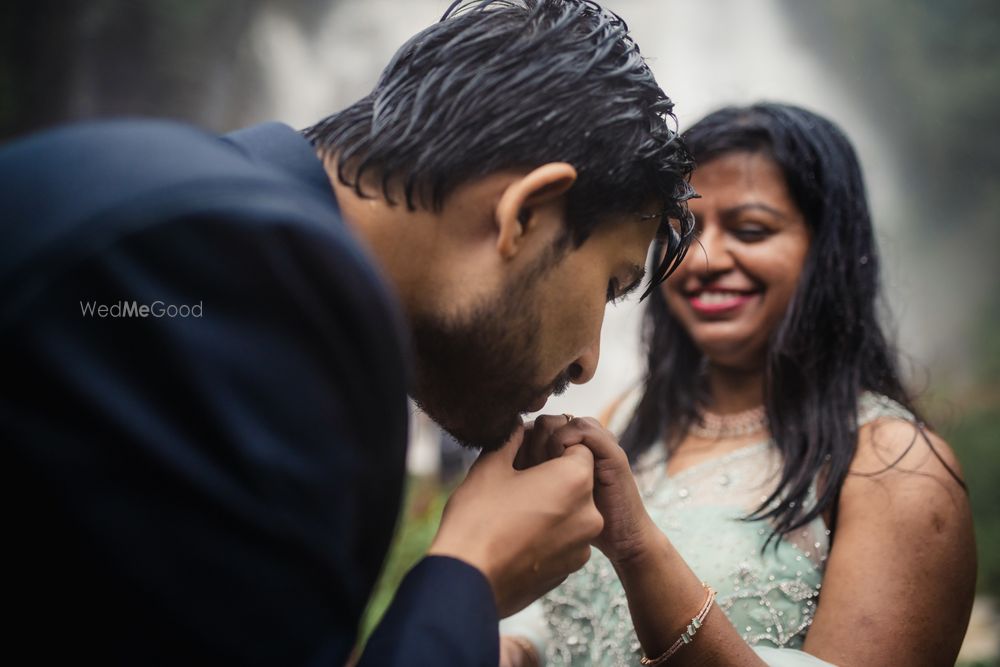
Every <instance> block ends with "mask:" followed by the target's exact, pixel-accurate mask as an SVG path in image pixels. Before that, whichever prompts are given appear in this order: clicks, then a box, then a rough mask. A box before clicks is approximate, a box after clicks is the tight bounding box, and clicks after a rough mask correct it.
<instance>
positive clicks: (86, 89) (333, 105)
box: [0, 0, 1000, 664]
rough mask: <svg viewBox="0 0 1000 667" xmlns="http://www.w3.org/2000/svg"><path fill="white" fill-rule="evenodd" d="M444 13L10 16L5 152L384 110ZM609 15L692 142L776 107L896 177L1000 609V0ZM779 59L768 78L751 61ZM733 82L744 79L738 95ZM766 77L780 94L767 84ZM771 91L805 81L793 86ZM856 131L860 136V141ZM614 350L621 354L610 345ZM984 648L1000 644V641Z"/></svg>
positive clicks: (739, 1) (192, 10)
mask: <svg viewBox="0 0 1000 667" xmlns="http://www.w3.org/2000/svg"><path fill="white" fill-rule="evenodd" d="M447 4H448V3H447V2H444V1H443V0H442V1H440V2H432V1H425V0H420V1H417V0H409V1H408V2H402V1H397V2H389V1H387V0H365V1H364V2H350V1H348V0H341V1H340V2H337V1H334V0H242V1H239V2H232V1H229V2H224V1H222V0H132V1H124V0H90V1H89V2H84V1H82V0H80V1H68V2H67V1H59V2H56V1H54V0H37V1H32V2H27V1H14V2H6V3H2V4H0V140H6V139H9V138H11V137H15V136H17V135H20V134H23V133H26V132H29V131H32V130H36V129H39V128H44V127H47V126H50V125H52V124H55V123H59V122H63V121H66V120H71V119H81V118H94V117H102V116H111V115H154V116H165V117H171V118H178V119H183V120H187V121H190V122H193V123H196V124H199V125H202V126H204V127H207V128H209V129H213V130H217V131H225V130H229V129H234V128H236V127H239V126H242V125H245V124H249V123H252V122H257V121H260V120H265V119H270V118H272V117H276V118H278V119H281V120H286V121H287V122H290V123H292V124H299V125H302V124H304V123H305V122H308V121H311V120H315V119H317V118H318V117H319V115H321V113H327V112H330V111H333V110H335V109H337V108H339V107H340V106H343V105H344V104H346V103H348V102H350V101H352V100H353V99H355V98H356V97H358V96H360V95H361V94H363V93H364V92H366V90H367V88H368V87H370V85H371V83H372V82H373V81H374V79H375V77H376V76H377V74H378V71H379V69H380V68H381V66H382V65H383V64H384V63H385V62H387V60H388V57H389V55H390V54H391V53H392V51H393V50H394V49H395V48H396V46H398V45H399V44H401V43H402V41H403V40H404V39H405V38H406V37H407V36H408V35H410V34H411V33H412V32H413V31H415V30H416V29H417V28H418V27H420V26H422V25H426V24H427V23H429V22H431V21H433V20H435V19H436V18H437V17H438V16H439V15H440V13H441V12H442V11H443V9H444V8H445V7H446V6H447ZM607 5H608V6H610V7H611V8H612V9H614V10H616V11H618V12H619V13H621V14H622V15H623V16H624V17H625V18H626V19H627V20H629V19H630V20H631V22H632V25H633V27H634V28H635V31H636V33H637V38H638V40H639V43H640V45H642V47H643V51H644V53H647V55H649V54H653V56H654V57H652V58H651V59H650V62H651V66H652V67H653V69H654V71H656V73H657V76H658V78H659V79H660V81H661V84H663V85H664V88H666V89H667V91H668V93H669V94H670V95H671V96H673V97H674V99H675V101H676V102H677V103H678V114H679V115H680V117H681V125H682V127H683V126H684V125H686V124H690V122H692V121H693V120H695V117H696V116H695V114H694V113H693V111H692V110H697V111H698V113H704V112H706V111H708V110H709V109H710V108H711V107H715V106H719V105H721V104H724V103H729V102H734V101H735V102H745V101H750V99H746V98H747V97H751V98H752V97H753V96H755V95H759V94H761V92H760V91H765V93H766V94H768V95H769V96H771V97H775V96H779V97H781V98H782V99H788V100H791V101H795V102H798V103H805V104H806V105H807V106H813V107H814V108H818V110H820V111H826V112H828V113H830V114H832V115H833V116H834V117H835V120H839V122H841V123H842V124H843V125H845V129H846V130H847V132H848V134H849V135H850V136H852V138H853V139H854V140H855V142H856V143H858V144H859V150H861V152H862V157H863V159H864V160H865V163H866V170H867V171H870V173H871V174H872V175H874V176H875V177H879V170H880V169H883V170H884V169H885V168H886V167H885V165H883V164H881V162H882V161H883V160H884V162H885V164H886V165H888V168H889V169H891V170H892V172H893V174H892V178H893V182H894V183H896V188H897V191H898V194H897V196H896V197H894V198H889V199H888V201H889V204H887V205H882V208H881V209H879V208H878V207H876V222H877V224H879V225H884V227H882V229H883V231H882V233H881V234H880V238H881V239H882V241H883V247H884V248H887V249H888V250H889V253H890V255H891V257H895V258H897V259H896V260H894V262H890V263H889V264H890V267H889V268H890V270H891V271H890V273H891V275H890V279H889V281H888V287H889V302H888V311H887V312H888V313H889V314H890V318H889V320H888V321H889V323H890V325H891V326H892V327H894V328H895V329H896V332H897V334H898V337H899V339H900V340H901V341H902V342H903V345H904V350H903V358H904V360H905V365H906V367H907V368H908V369H909V378H910V382H911V385H912V386H913V388H914V389H915V390H917V391H918V392H920V394H921V396H922V399H921V405H922V406H923V407H924V409H925V410H926V412H927V414H928V415H929V417H930V418H931V421H932V423H933V424H934V426H935V427H936V428H937V429H938V430H939V431H940V432H941V433H942V434H943V435H944V436H945V437H946V438H947V439H948V440H949V441H950V442H951V444H952V445H953V446H954V448H955V449H956V451H957V452H958V455H959V457H960V459H961V461H962V465H963V468H964V471H965V476H966V480H967V482H968V485H969V488H970V495H971V498H972V505H973V509H974V512H975V521H976V531H977V540H978V547H979V584H978V586H979V591H980V593H981V595H982V596H983V597H982V598H981V600H980V607H979V609H980V610H981V609H983V608H984V607H983V606H982V605H983V604H987V605H988V604H989V603H988V602H983V601H985V600H989V599H992V600H998V599H1000V452H998V445H997V435H998V434H1000V289H998V285H997V282H998V281H997V265H998V261H997V256H998V255H1000V253H998V249H1000V180H998V177H1000V131H998V130H1000V128H998V127H997V124H998V118H1000V113H998V109H1000V3H998V2H996V0H951V1H949V2H942V1H941V0H885V1H883V2H868V1H865V0H836V1H833V0H702V2H699V3H690V2H684V1H683V0H648V1H646V2H643V1H642V0H619V1H617V2H616V1H614V0H609V1H608V2H607ZM732 16H736V17H737V18H736V19H734V18H732ZM748 19H752V20H748ZM640 31H641V34H639V33H640ZM775 34H780V35H782V36H783V37H782V38H783V39H785V40H786V41H788V40H790V43H792V44H793V45H797V46H795V48H796V49H797V50H795V51H793V52H791V54H792V55H788V52H787V49H788V48H790V47H788V46H787V45H786V46H780V45H779V44H778V43H777V41H776V40H775V38H774V35H775ZM692 35H695V36H692ZM778 49H786V51H781V50H778ZM769 50H770V51H774V53H773V54H772V55H771V57H770V59H763V60H761V59H758V60H754V59H753V58H751V57H750V56H752V55H760V54H767V53H768V52H769ZM664 55H665V56H666V57H663V56H664ZM796 58H797V59H799V60H800V61H802V62H806V61H808V62H809V63H812V67H813V69H810V70H808V72H810V74H807V75H803V74H802V70H801V69H797V67H798V64H799V63H797V62H796ZM747 62H757V63H763V64H762V65H759V66H758V69H757V70H753V69H740V68H747V67H749V66H748V65H747V64H746V63H747ZM713 63H714V65H713ZM713 66H714V67H715V69H714V70H713V69H712V67H713ZM720 68H721V69H720ZM817 68H818V69H817ZM713 72H714V75H713ZM719 72H724V73H726V72H728V73H729V74H731V76H732V78H730V79H727V80H726V82H720V79H719V77H720V74H719ZM816 72H818V74H817V73H816ZM685 77H686V78H685ZM803 77H806V78H808V79H809V81H805V80H804V78H803ZM758 79H759V80H760V81H762V82H763V81H765V80H766V81H767V82H769V83H767V85H764V84H763V83H762V84H761V86H760V87H755V86H754V82H755V81H756V80H758ZM816 79H819V80H816ZM685 80H686V81H688V82H689V83H688V84H687V89H685V83H684V82H685ZM774 81H778V82H779V83H780V82H781V81H787V86H788V87H787V88H781V87H780V86H778V87H776V84H774V83H773V82H774ZM733 82H738V83H733ZM807 83H808V85H809V86H810V88H808V90H819V91H826V92H829V91H834V92H832V93H830V94H831V95H833V94H834V93H835V94H836V95H837V96H839V97H840V98H843V107H838V108H843V109H846V111H843V113H842V115H838V114H841V112H839V111H837V109H836V108H833V107H831V108H821V107H822V105H823V104H824V102H822V101H820V100H817V101H815V102H814V103H813V104H809V102H810V100H809V99H802V98H803V97H804V96H807V92H806V88H805V85H806V84H807ZM775 91H777V92H775ZM824 99H826V98H824ZM688 100H692V102H691V103H690V104H688V106H687V107H685V104H686V103H687V102H688ZM859 118H860V119H861V120H862V121H863V122H862V123H860V124H858V123H854V122H853V121H854V120H855V119H859ZM861 124H863V125H864V126H866V127H868V128H870V130H871V132H872V133H873V134H874V136H876V137H877V139H878V146H879V147H880V148H885V150H883V151H882V153H880V154H876V155H875V158H874V160H873V159H871V158H870V156H866V154H865V150H866V148H867V147H869V146H870V142H869V141H867V139H866V136H868V135H865V134H864V132H863V131H862V129H861V128H860V127H855V125H861ZM871 150H874V149H871ZM873 162H874V163H875V164H873ZM869 167H873V168H872V169H870V170H869ZM880 178H881V177H879V178H872V179H870V180H869V184H870V185H871V184H872V183H873V182H874V183H878V185H876V186H874V187H872V195H873V200H874V201H875V203H876V204H878V202H879V201H880V199H884V198H885V195H884V191H885V188H883V186H882V185H881V183H882V180H879V179H880ZM629 326H632V325H629ZM608 328H610V329H612V330H613V331H615V330H614V328H613V327H608ZM633 330H634V329H626V330H623V331H633ZM616 335H618V339H617V340H616V341H614V343H613V345H614V346H617V347H621V348H628V350H626V352H622V354H623V355H624V354H626V353H628V354H631V352H630V351H629V350H632V348H629V346H634V342H628V343H623V342H622V341H623V340H626V339H628V340H630V341H631V339H630V338H629V336H626V335H624V334H620V333H619V334H616ZM603 347H604V350H608V348H609V344H608V343H607V342H605V343H604V346H603ZM610 354H612V353H611V352H606V353H605V357H604V360H603V361H602V363H603V365H604V366H610V367H611V370H612V371H613V370H614V369H615V368H635V365H634V364H633V366H629V365H628V363H631V362H628V363H626V362H625V361H622V362H621V363H616V362H615V361H614V357H611V359H612V360H611V361H609V355H610ZM609 372H611V371H609ZM600 377H601V376H599V379H598V380H595V382H594V383H592V384H593V385H595V386H596V387H597V388H596V389H593V390H591V389H588V390H587V391H593V392H594V393H592V394H589V395H586V400H589V401H591V402H590V403H587V404H586V406H585V408H583V409H579V410H577V409H574V410H567V411H572V412H574V413H576V414H585V413H587V412H593V406H594V405H597V404H598V403H600V402H601V401H603V400H605V399H607V398H608V397H609V396H612V395H614V394H615V393H616V392H617V391H618V388H617V387H615V386H613V385H614V381H607V382H605V383H604V384H603V385H602V382H601V381H600ZM616 381H617V380H616ZM581 396H584V395H583V394H578V395H577V398H575V399H574V396H573V395H572V392H571V394H570V395H567V397H566V400H567V401H573V400H578V401H582V400H584V399H583V398H580V397H581ZM556 411H557V412H558V411H561V408H560V409H557V410H556ZM445 494H446V489H445V488H444V487H443V486H441V485H440V484H438V483H436V482H435V481H434V480H433V478H427V477H414V478H413V481H412V483H411V487H410V490H409V493H408V496H407V497H408V502H407V509H406V511H405V517H406V520H405V521H404V522H403V523H402V524H401V527H400V530H399V535H398V538H397V546H396V548H395V550H394V551H393V554H392V556H391V557H390V559H389V562H388V564H387V566H386V572H385V576H384V581H383V585H382V586H381V587H380V589H379V592H378V593H377V594H376V596H375V598H374V599H373V601H372V603H371V608H370V610H369V615H368V617H367V620H366V627H368V626H369V625H370V624H371V622H372V619H374V618H377V616H378V614H379V613H380V611H381V610H382V609H383V608H384V606H385V605H386V604H387V602H388V600H389V598H390V597H391V592H392V590H393V589H394V586H395V584H396V583H398V580H399V579H400V577H401V576H402V573H403V572H405V570H406V568H407V567H409V565H410V564H412V563H413V562H414V561H415V560H416V559H417V558H419V556H420V554H421V553H422V550H423V549H424V548H425V547H426V544H428V543H429V541H430V538H431V536H432V535H433V531H434V528H435V526H436V522H437V520H438V518H439V516H440V511H441V507H442V504H443V498H444V497H445ZM985 608H988V607H985ZM992 627H993V631H995V630H996V626H995V625H994V626H992ZM987 632H989V630H988V631H987ZM984 641H985V644H986V645H987V647H988V645H989V642H990V637H986V639H985V640H984ZM997 641H998V639H997V637H996V636H993V637H992V645H993V649H992V655H993V656H994V657H993V658H989V657H988V655H989V653H990V651H989V650H985V651H981V652H980V653H978V654H973V655H984V656H987V657H981V658H978V659H979V660H980V663H979V664H1000V663H998V662H997V659H996V657H995V656H996V648H997V647H996V645H997ZM970 664H971V663H970Z"/></svg>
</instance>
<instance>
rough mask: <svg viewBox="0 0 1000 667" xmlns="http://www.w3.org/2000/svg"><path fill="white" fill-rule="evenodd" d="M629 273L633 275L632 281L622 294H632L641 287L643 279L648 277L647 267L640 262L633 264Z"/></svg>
mask: <svg viewBox="0 0 1000 667" xmlns="http://www.w3.org/2000/svg"><path fill="white" fill-rule="evenodd" d="M629 275H630V276H632V282H630V283H629V284H628V287H626V288H625V289H623V290H622V292H621V296H626V295H628V294H631V293H632V292H634V291H635V290H636V289H637V288H638V287H639V285H640V284H641V283H642V279H643V278H645V277H646V268H645V267H643V266H640V265H639V264H633V265H632V266H631V267H630V268H629Z"/></svg>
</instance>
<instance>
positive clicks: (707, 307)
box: [685, 289, 759, 315]
mask: <svg viewBox="0 0 1000 667" xmlns="http://www.w3.org/2000/svg"><path fill="white" fill-rule="evenodd" d="M758 293H759V292H757V291H752V292H747V291H739V292H738V291H735V290H722V289H704V290H699V291H697V292H693V293H689V294H687V295H685V296H686V297H687V300H688V303H689V304H690V305H691V309H692V310H694V311H695V312H696V313H699V314H702V315H723V314H729V313H731V312H733V311H735V310H737V309H738V308H740V307H741V306H743V305H744V304H746V303H747V302H748V301H750V300H751V299H753V298H754V297H755V296H757V294H758Z"/></svg>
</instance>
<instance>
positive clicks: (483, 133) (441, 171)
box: [304, 0, 693, 292]
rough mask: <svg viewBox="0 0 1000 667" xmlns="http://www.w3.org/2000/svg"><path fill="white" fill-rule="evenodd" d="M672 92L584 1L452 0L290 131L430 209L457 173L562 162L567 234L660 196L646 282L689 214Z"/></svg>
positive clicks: (345, 169)
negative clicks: (377, 66)
mask: <svg viewBox="0 0 1000 667" xmlns="http://www.w3.org/2000/svg"><path fill="white" fill-rule="evenodd" d="M673 106H674V105H673V102H671V100H670V98H668V97H667V96H666V94H664V92H663V91H662V90H661V89H660V87H659V85H658V84H657V83H656V80H655V79H654V78H653V74H652V72H651V71H650V70H649V67H648V66H647V65H646V63H645V61H644V60H643V58H642V55H641V54H640V53H639V47H638V46H637V45H636V43H635V41H633V39H632V38H631V37H630V36H629V35H628V26H627V25H626V24H625V22H624V21H623V20H622V19H621V18H620V17H618V16H617V15H615V14H613V13H611V12H609V11H607V10H605V9H603V8H602V7H600V6H599V5H598V4H596V3H594V2H590V1H587V0H518V1H514V0H502V1H488V0H487V1H482V0H480V1H476V2H456V3H454V4H453V5H452V6H451V7H449V9H448V11H447V12H445V15H444V17H443V18H442V19H441V21H440V22H438V23H436V24H434V25H432V26H430V27H429V28H427V29H425V30H423V31H422V32H420V33H419V34H417V35H416V36H414V37H413V38H411V39H410V40H409V41H408V42H407V43H406V44H404V45H403V46H402V47H401V48H400V49H399V51H397V52H396V55H395V56H394V57H393V59H392V61H391V62H390V63H389V65H388V66H387V67H386V68H385V70H384V71H383V72H382V76H381V77H380V78H379V81H378V83H377V84H376V85H375V88H374V90H372V92H371V93H369V94H368V95H367V96H365V97H364V98H362V99H361V100H359V101H357V102H356V103H354V104H353V105H351V106H350V107H348V108H347V109H344V110H343V111H340V112H338V113H335V114H333V115H332V116H329V117H328V118H326V119H324V120H322V121H320V122H319V123H317V124H316V125H314V126H313V127H310V128H308V129H307V130H305V132H304V133H305V136H306V137H307V138H308V139H309V140H310V141H312V142H313V144H314V145H315V146H316V147H317V148H318V149H320V151H321V152H323V153H324V154H326V155H329V156H333V157H335V158H336V160H337V176H338V178H339V179H340V180H341V182H343V183H344V184H346V185H349V186H351V187H353V188H354V189H355V191H356V192H357V193H358V195H359V196H372V195H371V193H368V192H364V191H363V189H362V182H363V181H364V182H366V183H370V182H372V178H374V179H376V180H377V181H378V182H380V183H381V193H380V194H381V195H382V196H383V197H385V198H386V199H388V200H389V201H390V202H393V203H395V202H394V200H393V196H392V194H391V193H390V190H391V191H392V192H393V193H397V194H401V195H402V197H403V198H404V199H405V203H406V206H407V207H408V208H410V209H411V210H412V209H415V208H417V207H418V206H420V207H423V208H427V209H430V210H440V209H441V207H442V206H443V204H444V201H445V199H446V198H447V197H448V195H449V194H451V193H452V192H453V191H454V190H455V188H457V187H458V186H460V185H462V184H464V183H467V182H469V181H472V180H474V179H476V178H481V177H485V176H487V175H490V174H492V173H496V172H498V171H501V170H505V169H512V168H526V169H530V168H534V167H537V166H540V165H542V164H545V163H549V162H568V163H569V164H571V165H573V167H574V168H575V169H576V171H577V180H576V182H575V183H574V185H573V187H572V188H571V189H570V190H569V191H568V193H567V195H566V220H567V227H568V229H567V235H566V238H568V240H569V241H570V242H571V243H572V244H573V245H574V246H579V245H581V244H582V243H583V242H584V241H585V240H586V239H587V238H588V237H589V236H590V234H591V233H592V232H593V231H594V229H595V228H596V227H597V226H598V225H600V224H601V223H603V222H605V221H607V220H608V219H609V217H610V216H614V215H620V214H638V213H639V212H640V210H642V209H644V208H645V207H648V206H649V205H650V203H651V202H656V203H657V204H658V205H659V206H660V211H661V226H660V231H659V234H658V235H659V237H660V239H661V242H662V243H665V244H666V245H667V252H666V253H665V254H663V255H662V256H663V261H662V262H661V263H660V264H659V265H658V266H657V267H656V268H655V269H654V271H653V272H652V276H651V278H652V280H651V282H650V289H651V288H652V286H653V285H655V284H657V283H659V282H660V281H661V280H662V279H663V278H664V277H665V276H666V275H667V274H668V273H669V271H670V270H672V268H673V267H674V266H676V264H677V262H678V261H679V260H680V258H681V257H682V256H683V254H684V251H685V250H686V248H687V244H688V241H689V239H690V236H691V231H692V228H693V222H692V219H691V217H690V214H689V212H688V210H687V204H686V201H687V199H688V198H690V197H691V196H692V194H693V191H692V190H691V187H690V185H689V184H688V177H689V175H690V171H691V168H692V161H691V158H690V156H689V155H688V152H687V150H686V149H685V147H684V144H683V142H682V141H681V140H680V138H679V137H678V135H677V132H676V130H675V128H676V118H675V117H674V115H673ZM366 177H367V178H366ZM657 256H660V255H657ZM647 292H648V290H647Z"/></svg>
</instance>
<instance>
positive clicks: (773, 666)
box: [753, 646, 835, 667]
mask: <svg viewBox="0 0 1000 667" xmlns="http://www.w3.org/2000/svg"><path fill="white" fill-rule="evenodd" d="M753 650H754V652H755V653H756V654H757V655H758V656H760V659H761V660H763V661H764V662H765V663H767V664H768V665H769V667H835V666H834V665H833V664H832V663H829V662H826V661H825V660H820V659H819V658H817V657H816V656H814V655H810V654H808V653H806V652H805V651H797V650H795V649H790V648H771V647H769V646H755V647H753Z"/></svg>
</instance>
